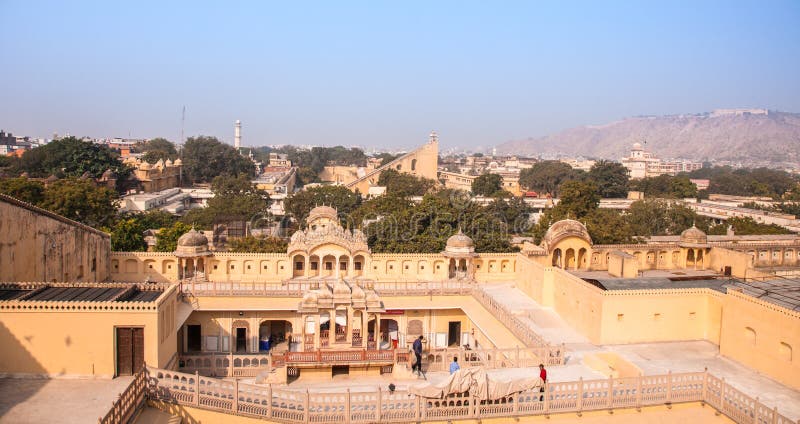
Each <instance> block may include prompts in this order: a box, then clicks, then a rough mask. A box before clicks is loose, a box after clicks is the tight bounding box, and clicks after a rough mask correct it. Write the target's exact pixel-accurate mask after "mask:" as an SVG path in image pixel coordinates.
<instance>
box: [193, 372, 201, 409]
mask: <svg viewBox="0 0 800 424" xmlns="http://www.w3.org/2000/svg"><path fill="white" fill-rule="evenodd" d="M194 406H200V371H197V370H194Z"/></svg>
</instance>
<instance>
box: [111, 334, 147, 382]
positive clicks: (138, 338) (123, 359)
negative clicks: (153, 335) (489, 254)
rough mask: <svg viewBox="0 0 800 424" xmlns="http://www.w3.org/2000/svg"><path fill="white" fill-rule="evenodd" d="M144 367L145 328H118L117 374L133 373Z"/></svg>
mask: <svg viewBox="0 0 800 424" xmlns="http://www.w3.org/2000/svg"><path fill="white" fill-rule="evenodd" d="M143 367H144V328H141V327H119V328H117V375H118V376H119V375H133V374H135V373H137V372H139V371H141V370H142V368H143Z"/></svg>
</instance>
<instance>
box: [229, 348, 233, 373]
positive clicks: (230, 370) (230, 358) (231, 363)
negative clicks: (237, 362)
mask: <svg viewBox="0 0 800 424" xmlns="http://www.w3.org/2000/svg"><path fill="white" fill-rule="evenodd" d="M228 377H233V351H231V353H230V357H229V358H228Z"/></svg>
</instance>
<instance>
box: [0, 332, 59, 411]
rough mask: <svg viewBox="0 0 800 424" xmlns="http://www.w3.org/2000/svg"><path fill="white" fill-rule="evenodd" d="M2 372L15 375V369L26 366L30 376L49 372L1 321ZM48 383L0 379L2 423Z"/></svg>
mask: <svg viewBox="0 0 800 424" xmlns="http://www.w3.org/2000/svg"><path fill="white" fill-rule="evenodd" d="M0 346H2V347H0V372H3V373H13V370H14V368H15V367H20V365H21V363H24V364H25V367H24V368H25V369H26V370H27V371H28V373H30V374H40V375H45V374H47V371H46V370H45V369H44V367H43V366H42V365H41V364H40V363H39V362H38V361H37V360H36V359H35V358H34V357H33V356H32V355H31V354H30V352H29V351H28V349H26V348H25V346H23V345H22V344H21V343H20V342H19V340H17V338H16V336H14V334H12V333H11V332H10V331H8V328H6V326H5V325H3V323H2V321H0ZM47 382H48V379H46V378H36V377H31V378H24V379H20V378H10V377H2V378H0V421H3V416H5V415H6V414H7V413H8V412H9V411H10V410H11V408H13V407H14V406H16V405H18V404H20V403H22V402H25V400H27V399H29V398H31V397H32V396H33V395H35V394H36V393H37V392H38V391H39V390H41V388H42V387H44V386H45V385H46V384H47Z"/></svg>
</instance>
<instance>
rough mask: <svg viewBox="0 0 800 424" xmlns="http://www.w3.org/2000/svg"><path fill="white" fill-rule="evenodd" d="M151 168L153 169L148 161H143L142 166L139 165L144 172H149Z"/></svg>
mask: <svg viewBox="0 0 800 424" xmlns="http://www.w3.org/2000/svg"><path fill="white" fill-rule="evenodd" d="M150 168H152V166H150V164H149V163H148V162H147V161H146V160H143V161H142V164H141V165H139V169H141V170H142V171H149V170H150Z"/></svg>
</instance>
